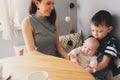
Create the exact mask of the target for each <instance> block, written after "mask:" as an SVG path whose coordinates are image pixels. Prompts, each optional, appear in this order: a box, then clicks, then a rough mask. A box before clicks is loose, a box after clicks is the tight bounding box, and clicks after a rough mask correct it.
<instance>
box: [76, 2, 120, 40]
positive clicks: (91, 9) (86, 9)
mask: <svg viewBox="0 0 120 80" xmlns="http://www.w3.org/2000/svg"><path fill="white" fill-rule="evenodd" d="M77 4H78V6H79V7H78V8H77V11H78V12H77V14H78V17H77V25H78V26H77V29H78V31H80V30H82V32H83V35H84V38H86V36H87V35H88V34H90V32H91V31H90V19H91V17H92V16H93V15H94V14H95V13H96V12H97V11H99V10H102V9H104V10H108V11H109V12H110V13H111V14H112V15H113V16H114V18H115V24H114V25H115V26H114V27H115V30H114V33H113V34H114V35H115V36H117V37H118V38H119V41H120V35H119V34H120V8H119V7H120V0H77Z"/></svg>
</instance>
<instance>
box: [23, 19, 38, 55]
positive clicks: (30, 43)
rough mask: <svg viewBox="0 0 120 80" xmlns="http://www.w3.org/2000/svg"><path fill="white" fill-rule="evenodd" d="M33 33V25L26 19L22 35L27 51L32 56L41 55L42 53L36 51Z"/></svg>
mask: <svg viewBox="0 0 120 80" xmlns="http://www.w3.org/2000/svg"><path fill="white" fill-rule="evenodd" d="M32 32H33V28H32V26H31V23H30V21H29V20H28V18H25V19H24V20H23V23H22V34H23V38H24V41H25V45H26V47H27V50H28V52H29V53H31V54H40V52H38V51H36V50H35V45H34V39H33V35H32Z"/></svg>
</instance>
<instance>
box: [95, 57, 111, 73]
mask: <svg viewBox="0 0 120 80" xmlns="http://www.w3.org/2000/svg"><path fill="white" fill-rule="evenodd" d="M110 60H111V58H110V57H109V56H107V55H104V56H103V59H102V61H101V62H99V63H98V65H97V67H96V71H100V70H102V69H104V68H106V67H107V66H108V64H109V62H110Z"/></svg>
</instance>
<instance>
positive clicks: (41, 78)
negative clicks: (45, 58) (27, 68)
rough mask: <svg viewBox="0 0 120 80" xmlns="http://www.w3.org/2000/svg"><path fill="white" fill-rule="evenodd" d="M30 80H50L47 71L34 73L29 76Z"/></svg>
mask: <svg viewBox="0 0 120 80" xmlns="http://www.w3.org/2000/svg"><path fill="white" fill-rule="evenodd" d="M28 80H48V73H47V72H46V71H37V72H33V73H32V74H30V75H29V76H28Z"/></svg>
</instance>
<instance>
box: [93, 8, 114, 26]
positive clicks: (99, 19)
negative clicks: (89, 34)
mask: <svg viewBox="0 0 120 80" xmlns="http://www.w3.org/2000/svg"><path fill="white" fill-rule="evenodd" d="M91 22H92V23H93V24H94V25H95V26H99V25H105V26H107V27H109V26H112V15H111V14H110V13H109V12H108V11H106V10H100V11H99V12H97V13H96V14H95V15H94V16H93V17H92V19H91Z"/></svg>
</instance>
